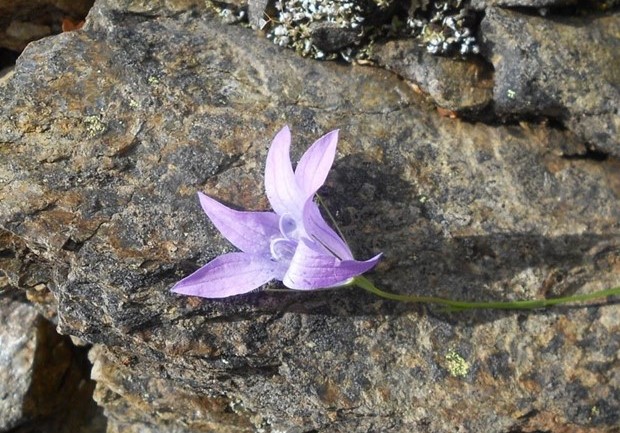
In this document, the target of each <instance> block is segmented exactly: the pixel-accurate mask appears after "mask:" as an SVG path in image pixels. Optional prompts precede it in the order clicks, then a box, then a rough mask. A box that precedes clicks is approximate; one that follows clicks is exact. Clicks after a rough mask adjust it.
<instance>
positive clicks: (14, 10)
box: [0, 0, 93, 52]
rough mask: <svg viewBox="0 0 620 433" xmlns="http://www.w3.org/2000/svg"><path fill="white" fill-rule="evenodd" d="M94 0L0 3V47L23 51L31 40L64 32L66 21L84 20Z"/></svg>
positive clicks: (10, 1) (9, 1) (7, 0)
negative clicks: (64, 20) (64, 22)
mask: <svg viewBox="0 0 620 433" xmlns="http://www.w3.org/2000/svg"><path fill="white" fill-rule="evenodd" d="M92 4H93V0H76V1H66V0H35V1H32V0H0V48H8V49H10V50H13V51H18V52H19V51H22V50H23V49H24V47H25V46H26V45H27V44H28V43H29V42H31V41H34V40H37V39H41V38H42V37H45V36H49V35H51V34H55V33H60V32H61V30H62V23H63V19H73V20H77V21H80V20H82V19H84V17H85V16H86V14H87V13H88V11H89V10H90V8H91V6H92Z"/></svg>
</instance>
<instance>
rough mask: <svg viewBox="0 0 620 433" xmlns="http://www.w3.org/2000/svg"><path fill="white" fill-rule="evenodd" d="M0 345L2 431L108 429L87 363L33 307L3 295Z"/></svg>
mask: <svg viewBox="0 0 620 433" xmlns="http://www.w3.org/2000/svg"><path fill="white" fill-rule="evenodd" d="M0 347H2V351H1V352H0V431H3V432H4V431H9V430H10V431H15V432H30V431H54V432H59V433H63V432H77V431H89V432H95V433H96V432H103V431H105V423H104V420H103V418H101V416H100V415H98V413H99V412H98V409H97V407H96V406H95V405H94V404H92V400H91V395H92V392H93V383H92V382H90V381H88V380H87V376H85V375H84V373H86V374H88V366H87V365H86V364H85V363H83V362H80V360H79V358H78V357H77V356H76V355H77V352H76V351H74V350H73V348H72V347H71V345H70V344H69V343H68V338H66V337H61V336H60V335H58V334H56V332H55V330H54V327H53V326H52V325H51V324H50V323H49V322H47V321H46V320H44V319H43V318H42V317H41V316H40V315H39V314H38V313H37V311H36V309H35V308H33V307H32V306H30V305H28V304H25V303H23V302H21V301H19V300H17V299H16V298H14V297H4V298H0ZM85 428H88V430H83V429H85Z"/></svg>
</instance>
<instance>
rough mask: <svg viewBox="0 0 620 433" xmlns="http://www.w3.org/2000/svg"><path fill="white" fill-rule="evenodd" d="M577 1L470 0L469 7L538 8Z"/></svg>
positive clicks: (569, 4) (576, 2) (575, 0)
mask: <svg viewBox="0 0 620 433" xmlns="http://www.w3.org/2000/svg"><path fill="white" fill-rule="evenodd" d="M578 3H579V2H578V1H577V0H472V1H471V7H472V8H474V9H477V10H483V9H487V8H490V7H494V6H499V7H513V8H514V7H522V8H532V9H540V8H548V7H566V6H573V5H575V4H578Z"/></svg>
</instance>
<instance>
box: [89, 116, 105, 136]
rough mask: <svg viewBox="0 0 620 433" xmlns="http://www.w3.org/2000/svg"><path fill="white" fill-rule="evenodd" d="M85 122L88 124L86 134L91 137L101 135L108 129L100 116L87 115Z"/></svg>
mask: <svg viewBox="0 0 620 433" xmlns="http://www.w3.org/2000/svg"><path fill="white" fill-rule="evenodd" d="M84 123H85V124H86V135H88V137H90V138H93V137H96V136H97V135H101V134H103V132H104V131H105V130H106V124H105V123H103V122H102V121H101V119H100V118H99V116H86V117H85V118H84Z"/></svg>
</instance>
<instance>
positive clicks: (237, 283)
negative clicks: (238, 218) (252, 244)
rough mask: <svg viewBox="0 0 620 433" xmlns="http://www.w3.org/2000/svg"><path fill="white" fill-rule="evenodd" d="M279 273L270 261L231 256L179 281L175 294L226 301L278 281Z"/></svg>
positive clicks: (250, 256) (260, 258)
mask: <svg viewBox="0 0 620 433" xmlns="http://www.w3.org/2000/svg"><path fill="white" fill-rule="evenodd" d="M279 273H280V272H278V264H277V263H276V262H273V261H271V260H270V259H269V258H268V257H264V256H259V255H254V254H246V253H228V254H224V255H222V256H219V257H216V258H215V259H213V260H212V261H210V262H209V263H207V264H206V265H204V266H203V267H202V268H200V269H198V270H197V271H196V272H194V273H193V274H191V275H189V276H188V277H185V278H184V279H182V280H181V281H179V282H178V283H177V284H176V285H175V286H174V287H173V288H172V292H174V293H180V294H182V295H190V296H200V297H202V298H225V297H227V296H233V295H239V294H241V293H247V292H249V291H251V290H254V289H257V288H258V287H260V286H262V285H263V284H265V283H267V282H269V281H271V280H273V279H275V278H277V277H278V274H279Z"/></svg>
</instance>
